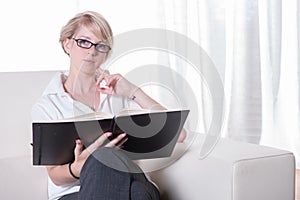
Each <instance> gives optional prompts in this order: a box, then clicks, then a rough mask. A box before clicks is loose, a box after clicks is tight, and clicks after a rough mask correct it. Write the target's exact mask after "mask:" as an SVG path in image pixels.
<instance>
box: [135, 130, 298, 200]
mask: <svg viewBox="0 0 300 200" xmlns="http://www.w3.org/2000/svg"><path fill="white" fill-rule="evenodd" d="M203 141H204V136H203V135H201V134H198V136H197V138H196V140H195V141H194V142H193V144H192V145H191V146H190V147H189V148H188V150H187V151H185V152H184V154H183V155H182V156H181V155H180V153H179V155H180V158H176V153H175V155H173V160H174V162H172V163H171V162H170V159H172V158H167V159H158V160H144V161H141V162H140V166H141V167H142V168H143V169H144V170H148V171H149V173H148V174H149V176H150V177H151V179H152V180H153V181H154V182H155V183H156V184H157V185H158V187H159V188H160V190H161V193H162V194H163V199H172V200H182V199H189V200H198V199H205V200H216V199H222V200H250V199H251V200H253V199H255V200H266V199H272V200H282V199H284V200H294V187H295V185H294V183H295V181H294V175H295V160H294V155H293V154H292V153H291V152H288V151H284V150H280V149H275V148H271V147H266V146H261V145H255V144H250V143H244V142H237V141H233V140H230V139H224V138H221V139H219V141H218V143H217V145H216V146H215V148H214V149H213V151H212V152H211V153H210V154H209V155H208V156H207V157H206V158H205V159H200V150H201V145H202V143H203ZM178 146H179V147H178ZM180 146H182V144H178V145H177V151H178V148H179V149H181V151H179V152H182V149H184V148H183V147H180ZM177 155H178V152H177ZM174 157H175V158H174ZM168 159H169V160H168ZM167 163H171V164H170V165H168V166H167ZM151 168H152V169H154V171H153V172H150V171H151V170H150V169H151ZM156 169H157V170H156Z"/></svg>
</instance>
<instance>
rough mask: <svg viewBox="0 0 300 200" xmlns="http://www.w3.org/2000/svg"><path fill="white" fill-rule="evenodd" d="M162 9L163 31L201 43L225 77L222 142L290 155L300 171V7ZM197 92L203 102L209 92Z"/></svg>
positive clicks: (215, 0) (240, 1)
mask: <svg viewBox="0 0 300 200" xmlns="http://www.w3.org/2000/svg"><path fill="white" fill-rule="evenodd" d="M162 2H163V3H159V4H160V5H159V6H160V7H162V8H160V11H161V12H160V14H161V18H162V22H161V27H163V28H166V29H171V30H175V31H178V32H180V33H182V34H185V35H186V36H187V37H189V38H191V39H192V40H194V41H195V42H197V43H198V44H199V45H200V46H201V47H202V48H203V49H204V50H205V51H206V52H207V53H208V55H209V56H210V58H211V59H212V60H213V62H214V63H215V67H216V69H217V70H218V71H219V73H220V76H221V79H222V80H223V83H224V88H225V96H226V101H225V105H226V106H225V119H224V124H223V126H224V128H223V131H222V136H223V137H230V138H233V139H236V140H242V141H246V142H251V143H260V144H264V145H269V146H274V147H279V148H283V149H287V150H290V151H292V152H293V153H294V154H295V156H296V160H297V163H298V164H297V168H299V167H300V165H299V162H300V132H299V125H300V120H299V119H300V115H299V114H300V109H299V105H300V98H299V94H300V93H299V91H300V89H299V86H300V78H299V77H300V72H299V61H300V53H299V45H300V43H299V35H300V32H299V25H300V21H299V20H300V18H299V13H300V12H299V8H300V5H299V2H298V1H297V0H290V1H283V0H266V1H259V0H251V1H249V0H225V1H221V0H209V1H208V0H181V1H170V0H164V1H162ZM170 60H172V58H170V59H169V62H171V61H170ZM172 67H174V68H176V67H179V68H180V66H179V65H176V64H175V65H173V66H172ZM186 71H188V68H187V69H186ZM182 73H187V72H185V71H183V72H182ZM195 87H198V88H199V89H198V91H197V93H198V94H197V95H202V92H203V90H205V87H202V85H201V84H199V83H198V85H197V86H195ZM201 101H202V103H201V106H202V107H201V109H200V110H201V111H202V112H201V113H202V115H200V117H203V118H204V119H202V120H201V123H203V126H201V131H202V130H203V131H204V132H205V131H207V127H208V126H209V123H210V121H209V120H207V118H208V119H209V118H210V115H211V109H207V108H209V106H208V107H207V105H209V96H207V95H204V96H202V98H201Z"/></svg>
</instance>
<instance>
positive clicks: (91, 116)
mask: <svg viewBox="0 0 300 200" xmlns="http://www.w3.org/2000/svg"><path fill="white" fill-rule="evenodd" d="M111 118H113V115H112V114H110V113H105V112H93V113H87V114H83V115H78V116H75V117H69V118H64V119H57V120H47V121H38V122H46V123H47V122H48V123H55V122H73V121H88V120H97V119H111ZM35 122H36V121H35Z"/></svg>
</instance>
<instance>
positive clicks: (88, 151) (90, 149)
mask: <svg viewBox="0 0 300 200" xmlns="http://www.w3.org/2000/svg"><path fill="white" fill-rule="evenodd" d="M111 135H112V133H111V132H106V133H104V134H102V135H101V136H100V137H99V138H98V139H97V140H96V141H95V142H93V143H92V144H91V145H90V146H88V147H87V148H86V149H85V150H84V151H83V154H84V155H85V156H88V155H90V154H92V153H93V152H94V151H95V150H96V149H97V148H99V147H100V146H102V145H103V143H104V142H105V141H106V140H107V138H108V137H109V136H111ZM86 154H87V155H86Z"/></svg>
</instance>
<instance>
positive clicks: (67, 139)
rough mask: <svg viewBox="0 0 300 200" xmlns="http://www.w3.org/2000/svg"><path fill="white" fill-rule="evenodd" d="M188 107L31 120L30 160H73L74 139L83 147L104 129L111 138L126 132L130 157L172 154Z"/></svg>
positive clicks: (46, 162) (38, 162) (125, 147)
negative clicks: (31, 151) (31, 156)
mask: <svg viewBox="0 0 300 200" xmlns="http://www.w3.org/2000/svg"><path fill="white" fill-rule="evenodd" d="M188 113H189V110H160V111H146V110H134V111H133V110H123V111H122V112H120V113H119V114H118V115H115V116H113V115H110V114H108V113H90V114H86V115H82V116H78V117H74V118H68V119H63V120H53V121H40V122H33V123H32V134H33V143H32V146H33V164H34V165H61V164H66V163H69V162H72V161H73V160H74V148H75V140H76V139H78V138H80V139H81V140H82V142H83V144H84V146H85V147H87V146H89V145H90V144H91V143H92V142H94V141H95V140H96V139H97V138H98V137H99V136H101V135H102V134H103V133H105V132H112V133H113V134H112V136H111V138H109V139H110V140H111V139H113V138H114V137H116V136H117V135H119V134H121V133H123V132H125V133H126V134H127V138H128V140H127V141H126V142H125V143H124V144H123V147H122V149H120V150H121V151H124V153H125V154H127V156H129V158H131V159H133V160H136V159H149V158H161V157H168V156H171V154H172V152H173V149H174V146H175V144H176V141H177V139H178V137H179V135H180V133H181V131H182V128H183V125H184V123H185V121H186V118H187V116H188Z"/></svg>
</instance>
